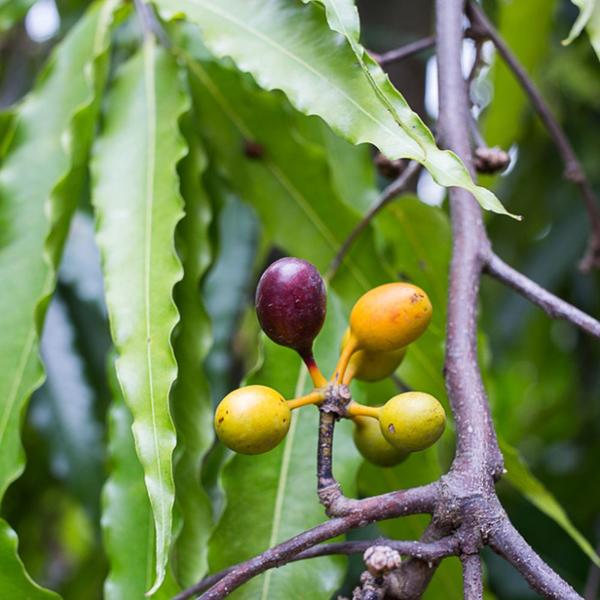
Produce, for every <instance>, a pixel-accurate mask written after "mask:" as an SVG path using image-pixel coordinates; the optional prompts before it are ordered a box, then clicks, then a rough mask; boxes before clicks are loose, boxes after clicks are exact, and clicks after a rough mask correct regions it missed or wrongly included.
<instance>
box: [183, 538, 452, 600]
mask: <svg viewBox="0 0 600 600" xmlns="http://www.w3.org/2000/svg"><path fill="white" fill-rule="evenodd" d="M371 546H387V547H388V548H392V549H393V550H396V551H397V552H399V553H400V554H402V555H403V556H413V557H416V558H419V559H421V560H426V561H436V560H440V559H441V558H444V557H446V556H452V555H454V554H457V552H458V546H457V542H456V539H455V538H444V539H443V540H439V541H436V542H431V543H429V544H426V543H422V542H412V541H399V540H389V539H387V538H378V539H375V540H364V541H357V542H333V543H329V544H319V545H317V546H313V547H312V548H309V549H308V550H305V551H304V552H300V554H296V556H293V557H291V558H290V560H289V561H288V562H296V561H299V560H307V559H310V558H318V557H320V556H332V555H336V554H341V555H351V554H362V553H363V552H365V550H367V549H368V548H370V547H371ZM235 568H236V565H234V566H231V567H228V568H227V569H223V570H222V571H219V572H218V573H215V574H214V575H209V576H208V577H205V578H204V579H203V580H202V581H200V582H198V583H197V584H196V585H195V586H194V587H193V588H189V589H188V590H186V591H185V592H182V593H181V594H179V595H177V596H175V597H174V598H173V600H185V598H189V597H190V596H193V595H195V594H201V593H202V592H205V591H206V590H208V589H209V588H211V587H212V586H213V585H215V583H217V582H218V581H220V580H221V579H223V577H225V575H227V574H229V573H231V571H233V570H234V569H235Z"/></svg>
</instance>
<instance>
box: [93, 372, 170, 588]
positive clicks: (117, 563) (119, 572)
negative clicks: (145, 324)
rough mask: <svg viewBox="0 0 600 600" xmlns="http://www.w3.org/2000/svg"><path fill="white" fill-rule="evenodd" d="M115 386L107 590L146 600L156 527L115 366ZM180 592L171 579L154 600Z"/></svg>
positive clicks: (106, 494)
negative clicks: (145, 594)
mask: <svg viewBox="0 0 600 600" xmlns="http://www.w3.org/2000/svg"><path fill="white" fill-rule="evenodd" d="M110 381H111V387H112V391H113V398H112V403H111V406H110V409H109V413H108V455H109V464H110V476H109V478H108V479H107V481H106V484H105V486H104V489H103V490H102V509H103V511H102V533H103V538H104V547H105V550H106V554H107V556H108V559H109V562H110V572H109V574H108V577H107V579H106V581H105V584H104V597H105V598H106V599H107V600H131V599H133V598H143V597H144V592H145V591H146V590H147V589H148V588H149V587H150V585H151V584H152V581H153V578H154V575H155V573H154V572H155V569H154V526H153V518H152V510H151V507H150V502H149V500H148V494H147V492H146V487H145V485H144V471H143V469H142V466H141V465H140V462H139V460H138V458H137V454H136V449H135V443H134V439H133V435H132V432H131V426H132V423H133V419H132V417H131V412H130V411H129V409H128V408H127V406H126V405H125V403H124V401H123V397H122V394H121V391H120V389H119V385H118V382H117V381H116V375H115V373H114V368H113V367H112V366H111V367H110ZM176 592H177V589H176V586H174V585H173V582H172V581H170V580H169V578H168V579H167V581H166V582H165V583H164V584H163V587H162V588H161V589H160V590H159V592H158V593H157V594H154V595H153V596H152V597H153V598H160V599H163V598H164V599H165V600H166V598H169V597H170V596H171V595H172V594H174V593H176Z"/></svg>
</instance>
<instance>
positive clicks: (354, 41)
mask: <svg viewBox="0 0 600 600" xmlns="http://www.w3.org/2000/svg"><path fill="white" fill-rule="evenodd" d="M303 2H305V3H306V2H317V3H318V4H321V5H322V6H324V7H325V11H326V14H327V21H328V23H329V26H330V27H331V29H333V31H337V32H338V33H341V34H342V35H343V36H344V37H345V38H346V39H347V40H348V43H349V44H350V47H351V48H352V51H353V52H354V56H355V57H356V60H357V61H358V63H359V64H360V66H361V68H362V71H363V73H364V75H365V77H366V79H367V81H368V82H369V84H370V86H371V88H372V89H373V92H374V93H375V95H376V96H377V97H378V98H379V100H380V101H381V103H382V105H383V106H384V107H385V108H386V109H387V110H388V112H389V113H390V114H391V115H392V117H393V119H394V121H395V122H396V123H397V125H398V126H399V127H401V128H402V129H403V130H404V131H405V133H406V134H407V135H408V136H410V137H411V138H412V139H413V140H415V141H416V142H417V143H418V144H419V146H420V147H421V149H422V150H423V154H424V159H423V160H421V159H419V157H417V156H407V158H414V159H416V160H419V162H421V163H422V164H423V166H424V167H425V168H426V169H427V170H428V171H429V172H430V173H431V175H432V177H433V178H434V179H435V181H437V182H438V183H439V184H440V185H444V186H446V187H450V186H456V185H458V186H460V187H464V188H465V189H468V190H469V191H470V192H472V193H473V195H474V196H475V198H476V199H477V201H478V202H479V203H480V204H481V206H482V208H485V209H486V210H491V211H493V212H497V213H500V214H510V213H507V212H506V209H505V208H504V206H502V204H501V203H500V201H499V200H498V198H496V196H495V195H494V194H493V193H492V192H490V191H489V190H486V189H485V188H482V187H478V186H476V185H475V184H474V183H473V182H472V180H471V177H470V175H469V173H468V172H467V170H466V168H465V166H464V165H463V163H462V161H461V160H460V159H459V158H458V156H456V155H455V154H454V153H452V152H449V151H442V150H440V149H439V148H438V147H437V145H436V143H435V138H434V137H433V134H432V133H431V131H429V129H428V128H427V126H426V125H425V124H424V123H423V121H422V120H421V118H420V117H419V115H417V114H416V113H415V112H413V111H412V110H411V108H410V106H409V105H408V103H407V102H406V100H405V99H404V97H403V96H402V94H401V93H400V92H399V91H398V90H397V89H396V88H395V87H394V86H393V85H392V82H391V81H390V78H389V77H388V76H387V74H386V73H385V72H384V71H383V69H382V68H381V67H380V66H379V63H378V62H377V61H376V60H374V59H373V58H371V56H370V55H369V54H367V53H366V52H365V49H364V48H363V47H362V46H361V45H360V43H359V36H360V22H359V18H358V11H357V10H356V6H355V5H354V0H303ZM459 181H460V183H458V182H459ZM510 216H513V217H514V216H515V215H510Z"/></svg>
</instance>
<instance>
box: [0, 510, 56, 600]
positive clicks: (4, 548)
mask: <svg viewBox="0 0 600 600" xmlns="http://www.w3.org/2000/svg"><path fill="white" fill-rule="evenodd" d="M0 590H2V595H3V597H4V598H15V599H16V598H19V600H59V599H60V596H59V595H58V594H55V593H54V592H51V591H49V590H45V589H43V588H41V587H40V586H39V585H37V584H36V583H35V582H34V581H32V579H31V578H30V577H29V575H27V572H26V571H25V567H24V566H23V563H22V562H21V559H20V558H19V555H18V553H17V534H16V533H15V532H14V531H13V530H12V529H11V528H10V527H9V526H8V523H7V522H6V521H4V520H2V519H0Z"/></svg>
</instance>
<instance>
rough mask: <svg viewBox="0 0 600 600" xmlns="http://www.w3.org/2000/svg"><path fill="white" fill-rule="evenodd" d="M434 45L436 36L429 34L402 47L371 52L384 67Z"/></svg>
mask: <svg viewBox="0 0 600 600" xmlns="http://www.w3.org/2000/svg"><path fill="white" fill-rule="evenodd" d="M433 46H435V36H434V35H429V36H427V37H424V38H422V39H420V40H416V41H415V42H411V43H410V44H406V45H405V46H400V48H396V49H394V50H389V51H388V52H384V53H383V54H377V53H376V52H370V54H371V56H372V57H373V58H374V59H375V60H376V61H377V62H378V63H379V64H380V65H381V66H382V67H383V66H387V65H389V64H391V63H395V62H398V61H400V60H404V59H405V58H408V57H409V56H413V55H414V54H418V53H419V52H423V50H427V49H428V48H433Z"/></svg>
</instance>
